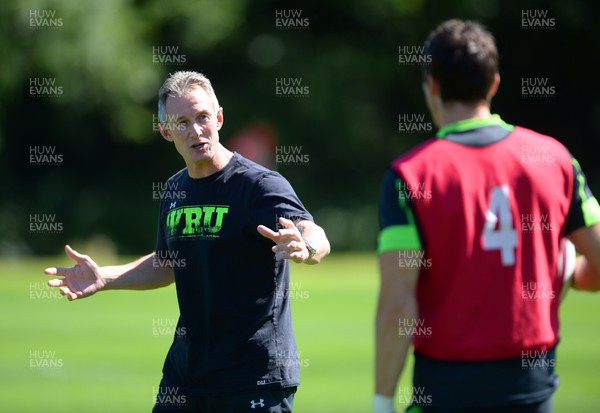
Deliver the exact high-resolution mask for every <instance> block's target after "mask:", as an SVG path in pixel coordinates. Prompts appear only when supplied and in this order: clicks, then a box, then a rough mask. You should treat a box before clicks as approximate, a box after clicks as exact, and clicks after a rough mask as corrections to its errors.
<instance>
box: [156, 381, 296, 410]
mask: <svg viewBox="0 0 600 413" xmlns="http://www.w3.org/2000/svg"><path fill="white" fill-rule="evenodd" d="M295 394H296V387H285V388H282V389H265V390H263V391H255V392H252V393H247V394H235V395H228V396H207V397H192V396H188V395H186V394H174V393H173V392H171V393H169V392H161V393H160V394H158V395H157V397H156V402H155V404H154V408H153V409H152V413H163V412H164V413H166V412H187V413H191V412H194V413H246V412H248V413H291V412H292V406H293V404H294V395H295Z"/></svg>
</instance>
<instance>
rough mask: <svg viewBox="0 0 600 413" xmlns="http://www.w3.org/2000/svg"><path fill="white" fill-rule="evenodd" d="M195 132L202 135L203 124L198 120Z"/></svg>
mask: <svg viewBox="0 0 600 413" xmlns="http://www.w3.org/2000/svg"><path fill="white" fill-rule="evenodd" d="M193 127H194V134H195V135H196V136H201V135H202V126H201V125H200V124H199V123H198V122H194V125H193Z"/></svg>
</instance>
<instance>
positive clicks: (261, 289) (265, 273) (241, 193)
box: [156, 153, 312, 396]
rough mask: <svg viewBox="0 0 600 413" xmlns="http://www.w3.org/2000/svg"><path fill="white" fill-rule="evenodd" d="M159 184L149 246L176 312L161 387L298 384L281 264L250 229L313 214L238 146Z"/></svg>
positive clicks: (232, 388)
mask: <svg viewBox="0 0 600 413" xmlns="http://www.w3.org/2000/svg"><path fill="white" fill-rule="evenodd" d="M165 188H166V192H165V196H164V197H162V198H163V199H162V201H161V206H160V215H159V223H158V240H157V246H156V254H157V257H159V259H158V260H157V262H158V263H159V264H161V265H165V262H167V261H166V260H165V259H164V257H167V258H168V262H170V264H169V265H172V267H173V269H174V273H175V285H176V289H177V299H178V302H179V310H180V317H179V322H178V326H177V329H176V333H175V337H174V340H173V344H172V345H171V348H170V350H169V353H168V355H167V358H166V360H165V364H164V367H163V385H169V386H177V387H179V388H180V389H181V391H184V392H187V393H188V394H190V395H197V396H202V395H221V394H232V393H238V392H245V391H252V390H254V389H256V388H257V386H258V387H261V386H278V387H287V386H296V385H298V384H299V376H300V368H299V361H298V352H297V349H296V342H295V338H294V332H293V327H292V319H291V312H290V302H289V294H287V292H288V291H289V281H290V280H289V273H290V270H289V262H288V261H287V260H279V259H276V258H275V256H274V253H273V252H272V250H271V248H272V246H273V245H274V243H273V241H271V240H269V239H267V238H264V237H263V236H261V235H260V234H259V233H258V232H257V230H256V227H257V226H258V225H259V224H263V225H265V226H267V227H269V228H271V229H273V230H276V229H278V218H279V217H286V218H290V219H292V220H299V219H306V220H311V221H312V216H311V215H310V214H309V213H308V212H307V211H306V209H305V208H304V206H303V205H302V203H301V202H300V200H299V199H298V197H297V195H296V194H295V192H294V190H293V189H292V187H291V185H290V184H289V183H288V182H287V180H285V178H283V177H282V176H281V175H280V174H278V173H277V172H273V171H270V170H268V169H266V168H263V167H262V166H260V165H258V164H256V163H254V162H252V161H249V160H247V159H245V158H243V157H242V156H241V155H239V154H237V153H234V155H233V157H232V159H231V160H230V162H229V163H228V164H227V165H226V166H225V168H223V169H222V170H220V171H218V172H216V173H214V174H213V175H210V176H208V177H206V178H202V179H193V178H190V177H189V175H188V173H187V169H186V168H184V169H182V170H181V171H179V172H178V173H177V174H175V175H174V176H172V177H171V178H170V179H169V180H168V181H167V183H166V184H165ZM169 192H170V193H171V194H176V195H177V196H176V197H174V196H168V195H169ZM161 257H163V259H162V260H161V259H160V258H161Z"/></svg>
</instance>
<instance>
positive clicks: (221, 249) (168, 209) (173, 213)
mask: <svg viewBox="0 0 600 413" xmlns="http://www.w3.org/2000/svg"><path fill="white" fill-rule="evenodd" d="M158 107H159V119H160V125H159V126H160V130H161V134H162V136H163V137H164V138H165V139H166V140H168V141H170V142H173V143H174V145H175V148H176V149H177V151H178V152H179V154H180V155H181V156H182V158H183V159H184V161H185V164H186V167H185V168H184V169H182V170H181V171H179V172H178V173H176V174H175V175H173V176H172V177H171V178H170V179H169V180H168V181H167V183H166V184H165V185H164V191H165V193H164V195H165V196H161V199H162V201H161V205H160V213H159V222H158V237H157V245H156V250H155V251H154V252H153V253H151V254H148V255H146V256H144V257H142V258H140V259H138V260H137V261H134V262H132V263H129V264H125V265H119V266H110V267H98V266H97V265H96V263H95V262H94V261H93V260H92V259H91V258H90V257H88V256H85V255H81V254H79V253H78V252H76V251H74V250H73V249H72V248H70V247H69V246H66V247H65V251H66V253H67V255H68V256H69V257H71V258H72V259H73V260H75V262H76V263H77V264H76V265H75V266H73V267H70V268H48V269H46V270H45V273H46V274H48V275H61V276H64V277H65V278H61V279H53V280H50V281H49V282H48V284H49V285H50V286H52V287H59V288H60V292H61V294H63V295H65V296H67V297H68V298H69V300H75V299H78V298H84V297H88V296H90V295H92V294H94V293H96V292H97V291H100V290H108V289H136V290H144V289H152V288H159V287H163V286H167V285H169V284H171V283H172V282H175V285H176V289H177V299H178V303H179V309H180V318H179V322H178V325H177V328H176V330H175V337H174V340H173V344H172V345H171V348H170V350H169V353H168V355H167V358H166V360H165V364H164V367H163V378H162V381H161V384H160V388H159V391H158V392H157V393H158V394H157V398H156V403H155V406H154V410H153V411H154V412H167V411H169V412H175V411H185V412H193V411H197V412H203V413H210V412H219V413H223V412H231V413H234V412H235V413H240V412H246V411H248V412H256V411H264V412H273V413H275V412H291V411H292V404H293V398H294V394H295V391H296V386H298V385H299V375H300V369H299V366H300V364H299V360H298V352H297V349H296V343H295V338H294V332H293V328H292V320H291V313H290V302H289V294H288V292H289V277H290V275H289V272H290V270H289V263H288V261H289V260H293V261H295V262H305V263H307V264H316V263H318V262H319V261H320V260H321V259H322V258H323V257H325V256H326V255H327V254H328V253H329V249H330V247H329V242H328V240H327V237H326V236H325V233H324V231H323V229H322V228H320V227H319V226H318V225H316V224H315V223H314V222H313V218H312V216H311V215H310V213H308V211H307V210H306V209H305V208H304V206H303V205H302V202H300V200H299V199H298V197H297V196H296V194H295V192H294V190H293V189H292V187H291V186H290V184H289V183H288V182H287V181H286V180H285V178H283V177H282V176H281V175H280V174H278V173H276V172H273V171H270V170H268V169H266V168H263V167H262V166H260V165H258V164H256V163H254V162H252V161H249V160H247V159H245V158H243V157H242V156H241V155H239V154H237V153H232V152H230V151H229V150H227V149H226V148H225V147H223V146H222V145H221V143H220V142H219V130H220V128H221V126H222V125H223V108H221V107H219V103H218V101H217V98H216V96H215V93H214V91H213V88H212V86H211V84H210V81H209V80H208V79H207V78H206V77H205V76H203V75H202V74H199V73H196V72H176V73H174V74H173V75H171V76H170V77H169V78H168V79H167V80H166V81H165V83H164V84H163V86H162V87H161V89H160V91H159V104H158ZM167 120H169V121H168V122H167ZM167 191H177V193H178V194H185V196H178V197H172V196H168V195H169V194H168V192H167ZM273 242H274V243H275V245H274V246H273Z"/></svg>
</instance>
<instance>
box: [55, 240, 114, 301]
mask: <svg viewBox="0 0 600 413" xmlns="http://www.w3.org/2000/svg"><path fill="white" fill-rule="evenodd" d="M65 252H66V253H67V255H68V256H69V257H70V258H72V259H73V261H75V262H76V263H77V264H75V265H74V266H72V267H70V268H65V267H51V268H46V269H45V270H44V274H46V275H62V276H63V277H65V278H55V279H52V280H50V281H48V285H49V286H50V287H58V288H59V290H60V293H61V294H62V295H66V296H67V298H68V299H69V300H70V301H72V300H75V299H77V298H84V297H88V296H90V295H92V294H94V293H96V292H97V291H99V290H101V289H102V288H104V285H105V281H104V280H103V279H102V277H101V275H100V268H99V267H98V265H97V264H96V263H95V262H94V260H92V259H91V258H90V257H88V256H87V255H81V254H80V253H78V252H77V251H75V250H74V249H72V248H71V247H69V246H68V245H66V246H65Z"/></svg>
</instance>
